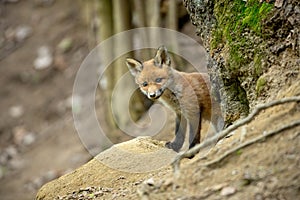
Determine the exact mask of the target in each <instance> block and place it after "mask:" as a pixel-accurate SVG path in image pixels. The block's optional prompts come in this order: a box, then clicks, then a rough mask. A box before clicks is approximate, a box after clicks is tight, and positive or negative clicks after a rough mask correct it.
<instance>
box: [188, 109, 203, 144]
mask: <svg viewBox="0 0 300 200" xmlns="http://www.w3.org/2000/svg"><path fill="white" fill-rule="evenodd" d="M189 127H190V130H189V132H190V135H189V149H191V148H193V147H194V146H195V145H196V144H199V143H200V139H201V133H200V132H201V115H199V116H197V117H195V118H194V119H191V120H190V121H189Z"/></svg>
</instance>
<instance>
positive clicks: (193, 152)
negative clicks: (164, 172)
mask: <svg viewBox="0 0 300 200" xmlns="http://www.w3.org/2000/svg"><path fill="white" fill-rule="evenodd" d="M299 101H300V96H294V97H287V98H283V99H279V100H274V101H271V102H269V103H265V104H261V105H258V106H257V107H256V108H255V109H254V110H253V111H252V112H251V113H250V114H249V115H248V116H247V117H245V118H243V119H241V120H239V121H237V122H236V123H234V124H233V125H231V126H229V127H228V128H226V129H225V130H223V131H221V132H220V133H218V134H216V135H215V136H213V137H211V138H209V139H208V140H206V141H204V142H202V143H200V144H198V145H196V146H195V147H193V148H192V149H189V150H188V151H186V152H183V153H181V154H179V155H178V156H177V157H176V158H175V160H174V161H173V163H172V167H173V171H174V173H175V174H178V173H179V167H180V162H181V160H182V159H184V158H190V157H192V156H195V155H196V154H197V153H198V152H199V151H200V150H201V149H203V148H205V147H207V146H210V145H213V144H216V142H217V141H218V140H219V139H222V138H224V137H225V136H227V135H228V134H229V133H231V132H232V131H234V130H236V129H237V128H239V127H241V126H242V125H245V124H247V123H248V122H250V121H252V120H253V119H254V117H255V116H256V115H257V114H258V113H260V112H261V111H262V110H265V109H267V108H270V107H273V106H277V105H280V104H284V103H290V102H299ZM297 122H298V121H297ZM297 122H294V123H293V124H294V125H293V124H289V125H287V126H284V127H282V128H280V129H278V130H276V131H271V132H270V133H269V134H270V135H274V134H276V133H274V132H278V133H279V132H280V131H282V129H283V130H285V129H288V128H291V127H293V126H297V125H298V124H297ZM295 123H296V125H295ZM291 125H292V126H291ZM260 137H261V138H260V139H262V138H265V137H266V135H263V136H260ZM255 139H257V141H259V140H260V139H259V138H255ZM249 142H250V143H249V144H252V143H254V142H256V141H251V140H250V141H249ZM247 143H248V142H245V143H243V144H241V145H240V146H238V147H240V148H243V147H244V146H242V145H245V146H247V145H249V144H247ZM238 147H236V148H235V149H239V148H238ZM235 149H232V150H229V151H228V152H226V153H225V154H224V155H223V156H221V157H220V160H222V159H224V158H225V157H226V156H228V155H229V154H230V153H231V152H230V151H233V152H234V151H236V150H235ZM227 153H228V155H226V154H227ZM223 157H224V158H223ZM216 162H217V161H216ZM208 164H209V165H210V163H208ZM212 164H213V163H212Z"/></svg>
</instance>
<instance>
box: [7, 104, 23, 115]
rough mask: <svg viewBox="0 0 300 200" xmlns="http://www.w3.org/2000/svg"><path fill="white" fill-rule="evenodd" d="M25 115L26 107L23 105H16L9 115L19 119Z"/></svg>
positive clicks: (11, 108) (10, 109)
mask: <svg viewBox="0 0 300 200" xmlns="http://www.w3.org/2000/svg"><path fill="white" fill-rule="evenodd" d="M23 114H24V107H23V106H22V105H15V106H12V107H10V108H9V115H10V116H11V117H13V118H19V117H21V116H22V115H23Z"/></svg>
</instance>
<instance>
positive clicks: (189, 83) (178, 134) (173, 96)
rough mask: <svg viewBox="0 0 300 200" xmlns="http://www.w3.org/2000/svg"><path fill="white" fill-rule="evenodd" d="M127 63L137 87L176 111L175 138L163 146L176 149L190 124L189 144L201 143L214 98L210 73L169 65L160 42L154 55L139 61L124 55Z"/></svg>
mask: <svg viewBox="0 0 300 200" xmlns="http://www.w3.org/2000/svg"><path fill="white" fill-rule="evenodd" d="M126 64H127V66H128V68H129V71H130V72H131V74H132V75H133V76H134V77H135V82H136V83H137V84H138V85H139V87H140V90H141V91H142V93H144V94H145V95H146V96H147V97H148V98H149V99H151V100H156V99H157V100H158V101H160V102H162V103H163V104H164V105H165V106H167V107H169V108H171V109H172V110H173V111H174V112H175V113H176V126H175V139H174V140H173V141H172V142H167V143H166V147H168V148H170V149H173V150H174V151H176V152H178V151H179V150H180V149H181V148H182V146H183V143H184V140H185V133H186V130H187V126H188V125H189V148H192V147H193V146H195V145H196V144H198V143H200V135H201V134H200V132H201V123H202V122H203V120H209V121H212V120H211V118H212V106H213V102H212V100H211V98H210V86H209V85H208V84H209V77H208V75H207V74H204V73H185V72H179V71H177V70H175V69H174V68H172V67H171V59H170V57H169V55H168V51H167V49H166V48H165V47H164V46H161V47H160V48H159V49H158V50H157V52H156V55H155V57H154V58H153V59H151V60H148V61H145V62H140V61H138V60H135V59H132V58H127V59H126Z"/></svg>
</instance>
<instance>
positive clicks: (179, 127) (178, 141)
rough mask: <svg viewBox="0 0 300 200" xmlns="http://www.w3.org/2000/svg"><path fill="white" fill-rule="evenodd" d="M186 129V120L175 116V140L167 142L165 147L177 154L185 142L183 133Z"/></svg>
mask: <svg viewBox="0 0 300 200" xmlns="http://www.w3.org/2000/svg"><path fill="white" fill-rule="evenodd" d="M186 129H187V120H186V119H185V118H184V117H183V116H181V115H177V116H176V127H175V139H174V140H173V141H172V142H167V143H166V147H168V148H169V149H173V150H174V151H176V152H179V150H180V149H181V147H182V146H183V143H184V140H185V132H186Z"/></svg>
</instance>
